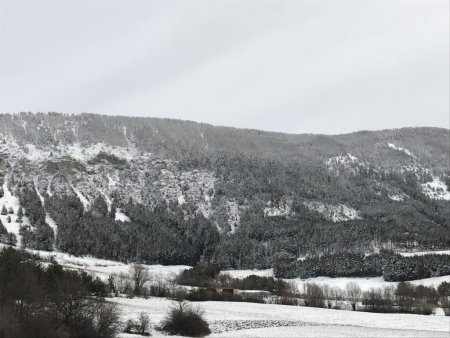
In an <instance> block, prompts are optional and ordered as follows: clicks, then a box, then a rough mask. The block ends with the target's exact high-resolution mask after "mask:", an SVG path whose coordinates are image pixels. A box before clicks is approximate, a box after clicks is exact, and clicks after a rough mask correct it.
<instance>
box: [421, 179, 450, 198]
mask: <svg viewBox="0 0 450 338" xmlns="http://www.w3.org/2000/svg"><path fill="white" fill-rule="evenodd" d="M422 192H423V193H424V194H425V195H427V196H428V197H429V198H431V199H434V200H446V201H450V191H448V190H447V185H446V184H445V182H442V181H441V180H440V178H439V177H433V181H431V182H426V183H423V184H422Z"/></svg>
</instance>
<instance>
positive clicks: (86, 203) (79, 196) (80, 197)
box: [71, 184, 90, 210]
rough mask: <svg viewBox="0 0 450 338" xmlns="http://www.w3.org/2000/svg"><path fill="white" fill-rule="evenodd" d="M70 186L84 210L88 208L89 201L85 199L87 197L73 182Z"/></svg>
mask: <svg viewBox="0 0 450 338" xmlns="http://www.w3.org/2000/svg"><path fill="white" fill-rule="evenodd" d="M71 187H72V189H73V191H74V192H75V194H76V195H77V197H78V199H79V200H80V202H81V203H82V204H83V207H84V210H89V207H90V203H89V201H88V200H87V198H86V197H84V196H83V194H82V193H81V192H80V190H78V189H77V188H75V186H74V185H73V184H71Z"/></svg>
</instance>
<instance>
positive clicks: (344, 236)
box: [0, 113, 450, 268]
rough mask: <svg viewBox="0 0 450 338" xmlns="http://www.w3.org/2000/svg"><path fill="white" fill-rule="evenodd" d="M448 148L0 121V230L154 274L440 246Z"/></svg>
mask: <svg viewBox="0 0 450 338" xmlns="http://www.w3.org/2000/svg"><path fill="white" fill-rule="evenodd" d="M449 150H450V142H449V131H448V130H447V129H443V128H441V129H440V128H434V127H421V128H402V129H394V130H383V131H360V132H355V133H351V134H344V135H337V136H329V135H310V134H300V135H291V134H283V133H274V132H264V131H258V130H246V129H237V128H233V127H214V126H211V125H208V124H197V123H195V122H186V121H180V120H167V119H158V118H142V117H137V118H133V117H114V116H107V115H95V114H81V115H64V114H58V113H50V114H30V113H22V114H17V115H8V114H0V155H1V157H0V183H1V186H3V189H2V190H5V189H7V190H8V194H5V191H3V194H0V197H1V196H3V195H7V196H14V197H15V198H16V200H14V203H12V202H11V201H12V200H11V198H12V197H8V198H9V200H8V199H5V197H1V198H3V200H2V199H0V208H1V207H2V205H1V204H2V203H3V204H6V206H7V207H11V208H12V209H13V210H12V211H13V213H12V214H11V215H12V218H13V220H12V222H11V223H8V221H7V215H3V216H0V220H2V222H3V224H6V226H7V230H11V231H12V232H13V233H15V235H16V236H17V238H19V241H20V242H22V244H23V245H25V246H28V247H33V248H38V249H49V250H51V249H57V250H61V251H65V252H69V253H73V254H91V255H94V256H98V257H101V258H112V259H119V260H128V259H131V260H135V259H141V260H145V261H147V262H160V263H166V264H167V263H170V264H179V263H188V264H191V265H192V264H195V263H196V262H198V261H201V260H214V261H218V262H220V263H221V264H222V265H224V266H228V267H236V268H238V267H250V268H254V267H270V266H271V264H272V263H271V262H272V260H273V258H274V257H275V256H276V255H277V254H278V253H279V252H281V251H287V252H288V253H289V254H291V255H293V256H295V257H300V256H302V255H305V254H317V253H321V252H322V253H323V252H339V251H350V252H352V251H358V252H371V251H374V250H375V251H376V250H379V249H380V248H383V247H391V248H392V247H395V248H398V249H401V250H405V249H414V248H415V249H447V248H448V243H449V238H448V237H449V236H447V234H448V229H449V221H448V217H446V216H447V213H448V211H447V210H448V201H449V200H450V192H449V190H448V189H449V186H450V169H449V165H448V163H449ZM19 207H21V208H23V210H25V218H23V219H22V220H21V221H22V222H21V223H20V222H17V220H18V212H19V211H18V209H19ZM93 224H94V225H95V226H93Z"/></svg>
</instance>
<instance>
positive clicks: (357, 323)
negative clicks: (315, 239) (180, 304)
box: [109, 298, 449, 337]
mask: <svg viewBox="0 0 450 338" xmlns="http://www.w3.org/2000/svg"><path fill="white" fill-rule="evenodd" d="M109 300H110V301H112V302H114V303H116V304H118V305H119V307H120V309H121V310H122V316H123V319H124V320H127V319H136V318H137V317H138V315H139V313H140V312H145V313H147V314H148V315H149V316H150V318H151V321H152V324H153V325H154V326H155V325H156V326H157V325H158V324H159V322H160V321H161V320H162V319H163V318H164V316H165V314H166V313H167V311H168V310H169V309H170V307H171V306H173V304H174V303H173V302H172V301H170V300H167V299H163V298H149V299H138V298H135V299H126V298H110V299H109ZM193 305H194V306H200V307H201V309H203V310H204V313H205V318H206V320H207V321H208V322H209V323H210V328H211V330H212V334H211V337H305V336H307V337H448V336H449V319H448V317H445V316H423V315H411V314H380V313H368V312H367V313H366V312H353V311H343V310H329V309H320V308H309V307H302V306H287V305H272V304H256V303H231V302H200V303H193ZM152 335H153V336H158V335H161V334H160V333H159V332H158V331H153V332H152ZM122 336H124V337H125V336H127V335H122Z"/></svg>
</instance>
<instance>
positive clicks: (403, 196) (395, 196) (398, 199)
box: [388, 193, 409, 202]
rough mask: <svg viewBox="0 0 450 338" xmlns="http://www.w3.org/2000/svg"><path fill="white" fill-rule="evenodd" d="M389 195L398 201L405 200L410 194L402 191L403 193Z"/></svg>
mask: <svg viewBox="0 0 450 338" xmlns="http://www.w3.org/2000/svg"><path fill="white" fill-rule="evenodd" d="M388 197H389V198H390V199H391V200H393V201H396V202H403V201H404V200H405V199H406V198H409V196H408V195H406V194H404V193H402V194H396V195H391V194H388Z"/></svg>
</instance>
